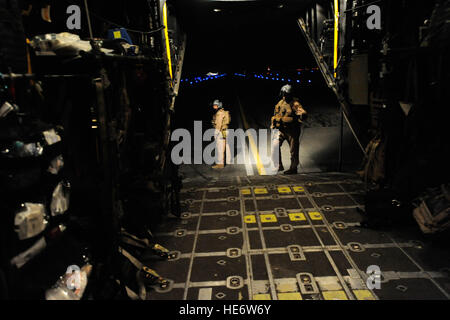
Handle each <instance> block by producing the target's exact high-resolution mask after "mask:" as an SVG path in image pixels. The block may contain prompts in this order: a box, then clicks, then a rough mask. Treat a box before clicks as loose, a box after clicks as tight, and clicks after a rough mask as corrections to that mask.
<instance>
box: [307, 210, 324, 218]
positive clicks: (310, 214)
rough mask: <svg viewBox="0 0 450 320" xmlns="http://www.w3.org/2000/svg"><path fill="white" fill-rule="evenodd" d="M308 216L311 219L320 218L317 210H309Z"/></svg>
mask: <svg viewBox="0 0 450 320" xmlns="http://www.w3.org/2000/svg"><path fill="white" fill-rule="evenodd" d="M309 217H310V218H311V220H322V215H321V214H320V212H317V211H311V212H310V213H309Z"/></svg>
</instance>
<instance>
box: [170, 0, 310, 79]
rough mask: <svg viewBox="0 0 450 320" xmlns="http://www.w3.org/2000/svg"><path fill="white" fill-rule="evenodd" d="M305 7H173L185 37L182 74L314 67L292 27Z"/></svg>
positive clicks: (201, 2)
mask: <svg viewBox="0 0 450 320" xmlns="http://www.w3.org/2000/svg"><path fill="white" fill-rule="evenodd" d="M308 2H309V1H298V0H297V1H249V2H245V3H244V2H240V1H238V2H236V1H231V2H230V1H206V0H193V1H177V2H176V10H177V16H178V17H179V20H180V22H181V24H182V26H183V27H184V28H185V30H186V33H187V34H188V45H187V50H186V60H185V69H184V71H185V72H186V73H197V72H208V71H220V72H229V71H246V70H261V69H266V68H267V67H268V66H270V67H271V68H272V69H278V70H281V69H293V68H302V67H315V63H314V59H313V57H312V55H311V53H310V51H309V48H308V47H307V44H306V42H305V40H304V38H303V35H302V34H301V31H300V29H299V27H298V25H297V22H296V17H298V16H300V12H301V11H302V9H304V6H305V4H306V3H308ZM281 3H284V5H283V7H282V8H280V7H279V6H280V4H281ZM214 9H220V11H219V12H215V11H214Z"/></svg>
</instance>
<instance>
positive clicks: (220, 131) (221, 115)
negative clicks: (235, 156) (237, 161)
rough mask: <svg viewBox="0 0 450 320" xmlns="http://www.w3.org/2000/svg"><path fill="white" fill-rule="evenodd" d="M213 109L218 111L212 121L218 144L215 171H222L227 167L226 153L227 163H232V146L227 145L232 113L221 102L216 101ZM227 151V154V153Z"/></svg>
mask: <svg viewBox="0 0 450 320" xmlns="http://www.w3.org/2000/svg"><path fill="white" fill-rule="evenodd" d="M213 108H214V110H216V113H215V114H214V116H213V119H212V121H211V123H212V125H213V127H214V129H215V135H214V136H215V139H216V143H217V147H216V152H217V164H216V165H214V166H213V167H212V168H213V169H222V168H224V167H225V164H224V158H225V153H226V162H227V163H230V162H231V152H230V146H229V145H228V144H227V143H226V138H227V129H228V125H229V124H230V120H231V117H230V113H229V111H227V110H224V108H223V104H222V102H220V101H219V100H214V102H213ZM225 151H226V152H225Z"/></svg>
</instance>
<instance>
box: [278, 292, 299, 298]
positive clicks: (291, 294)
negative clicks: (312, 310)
mask: <svg viewBox="0 0 450 320" xmlns="http://www.w3.org/2000/svg"><path fill="white" fill-rule="evenodd" d="M278 300H303V299H302V295H301V294H300V293H299V292H287V293H278Z"/></svg>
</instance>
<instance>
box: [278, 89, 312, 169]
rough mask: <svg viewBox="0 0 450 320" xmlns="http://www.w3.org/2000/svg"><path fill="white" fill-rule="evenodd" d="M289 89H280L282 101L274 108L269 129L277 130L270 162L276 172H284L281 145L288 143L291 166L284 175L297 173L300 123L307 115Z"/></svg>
mask: <svg viewBox="0 0 450 320" xmlns="http://www.w3.org/2000/svg"><path fill="white" fill-rule="evenodd" d="M291 89H292V87H291V86H290V85H285V86H283V87H282V88H281V92H280V95H281V97H282V99H281V100H280V101H279V102H278V103H277V105H276V106H275V110H274V115H273V117H272V119H271V120H272V121H271V129H278V130H279V131H278V132H277V133H276V135H275V136H274V137H273V140H272V162H273V165H274V167H275V169H278V171H283V170H284V167H283V163H282V160H281V145H282V144H283V142H284V141H287V142H288V143H289V148H290V153H291V166H290V168H289V170H287V171H285V172H284V174H296V173H297V167H298V165H299V164H300V159H299V143H300V142H299V137H300V131H301V123H302V122H303V120H304V118H305V117H306V114H307V113H306V111H305V109H303V107H302V105H301V104H300V101H299V100H298V99H297V98H292V96H291Z"/></svg>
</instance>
